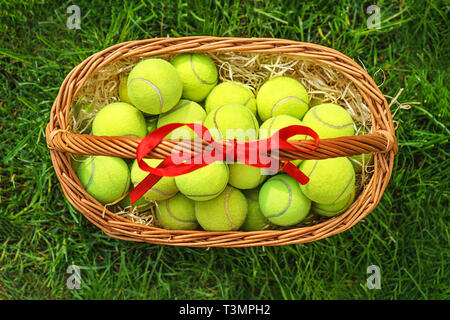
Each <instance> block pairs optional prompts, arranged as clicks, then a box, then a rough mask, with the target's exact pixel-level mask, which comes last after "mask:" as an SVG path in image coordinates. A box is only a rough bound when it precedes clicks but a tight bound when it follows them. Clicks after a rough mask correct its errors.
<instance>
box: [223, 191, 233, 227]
mask: <svg viewBox="0 0 450 320" xmlns="http://www.w3.org/2000/svg"><path fill="white" fill-rule="evenodd" d="M232 192H233V189H230V191H228V192H227V194H226V195H225V214H226V215H227V218H228V220H229V221H230V224H231V229H234V223H233V220H232V219H231V216H230V213H229V212H228V200H229V198H230V195H231V193H232Z"/></svg>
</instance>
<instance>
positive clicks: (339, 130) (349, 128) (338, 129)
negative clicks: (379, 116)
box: [303, 103, 355, 139]
mask: <svg viewBox="0 0 450 320" xmlns="http://www.w3.org/2000/svg"><path fill="white" fill-rule="evenodd" d="M303 124H304V125H305V126H307V127H310V128H311V129H312V130H314V131H315V132H316V133H317V134H318V135H319V138H320V139H328V138H337V137H345V136H352V135H354V134H355V129H354V128H353V119H352V117H351V116H350V114H349V113H348V112H347V111H346V110H345V109H344V108H342V107H341V106H338V105H337V104H333V103H324V104H320V105H317V106H315V107H313V108H311V109H310V110H309V111H308V112H307V113H306V114H305V116H304V118H303Z"/></svg>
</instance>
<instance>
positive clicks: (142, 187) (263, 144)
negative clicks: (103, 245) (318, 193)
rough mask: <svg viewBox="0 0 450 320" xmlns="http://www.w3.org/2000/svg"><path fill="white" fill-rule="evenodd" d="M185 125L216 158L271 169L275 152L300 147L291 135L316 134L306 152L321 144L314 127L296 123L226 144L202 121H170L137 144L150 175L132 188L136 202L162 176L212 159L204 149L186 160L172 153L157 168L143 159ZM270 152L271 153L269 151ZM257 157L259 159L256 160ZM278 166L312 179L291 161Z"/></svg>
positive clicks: (302, 179)
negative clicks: (179, 160)
mask: <svg viewBox="0 0 450 320" xmlns="http://www.w3.org/2000/svg"><path fill="white" fill-rule="evenodd" d="M182 126H187V127H189V128H190V129H191V130H193V131H194V132H195V133H196V134H197V135H198V136H199V137H202V138H203V140H204V141H206V142H207V143H208V144H209V145H208V151H210V153H211V156H212V159H214V160H215V161H217V160H219V161H230V160H232V162H240V163H244V164H247V165H251V166H254V167H258V168H265V169H270V168H271V165H272V162H273V161H278V159H277V158H276V157H275V154H277V152H276V150H280V149H285V150H299V149H298V148H296V147H294V146H293V145H291V144H290V143H289V142H287V139H289V138H290V137H292V136H295V135H307V136H310V137H312V138H314V140H315V145H314V148H313V149H312V150H310V149H305V150H302V151H304V152H311V151H314V150H316V149H317V147H318V146H319V136H318V134H317V133H316V132H314V131H313V130H312V129H310V128H308V127H304V126H297V125H293V126H288V127H285V128H282V129H280V130H278V131H277V132H276V133H275V134H273V135H272V136H271V137H270V138H267V139H264V140H253V141H236V140H227V144H226V145H225V146H224V145H223V144H222V143H218V142H216V141H214V139H212V137H211V134H210V132H209V131H208V129H207V128H206V127H205V126H203V125H199V124H193V123H171V124H168V125H165V126H162V127H160V128H158V129H155V130H154V131H152V132H151V133H150V134H149V135H147V136H146V137H145V138H144V139H142V141H141V142H140V143H139V145H138V146H137V149H136V159H137V162H138V165H139V167H140V168H141V169H142V170H144V171H147V172H149V173H150V174H149V175H147V177H145V178H144V180H142V181H141V182H140V183H139V184H138V185H137V186H136V187H135V188H134V189H133V190H131V192H130V201H131V203H135V202H136V201H137V200H138V199H139V198H140V197H142V196H143V195H144V194H145V193H146V192H147V191H148V190H150V189H151V188H152V187H153V186H154V185H155V184H156V183H157V182H158V181H159V180H160V179H161V178H162V177H175V176H179V175H182V174H186V173H189V172H192V171H194V170H197V169H200V168H202V167H205V166H207V165H208V164H210V163H212V162H209V161H205V160H206V159H205V155H204V152H205V149H204V150H203V152H200V153H199V152H197V153H191V154H189V155H188V156H187V157H185V158H183V159H184V160H186V161H184V162H182V163H175V162H174V159H173V157H174V156H175V155H176V154H175V153H173V154H172V155H170V156H169V157H166V158H165V159H164V160H163V161H162V162H161V163H160V164H159V165H158V166H157V167H156V168H152V167H150V166H149V165H147V164H146V163H145V162H144V161H143V159H144V157H145V156H146V155H147V154H148V153H149V152H151V151H152V150H153V149H154V148H155V147H156V146H157V145H158V144H159V143H160V142H161V141H162V140H163V139H164V138H165V137H166V136H167V135H168V134H169V133H171V132H172V131H173V130H175V129H177V128H179V127H182ZM199 141H201V140H199ZM194 143H196V142H194ZM230 143H231V145H230ZM269 152H270V156H268V155H267V154H268V153H269ZM255 155H256V157H255ZM255 158H256V159H255ZM255 161H256V163H253V162H255ZM279 170H284V171H285V172H286V173H287V174H289V175H290V176H292V177H293V178H294V179H295V180H297V181H298V182H300V183H301V184H306V183H308V181H309V178H308V177H307V176H306V175H305V174H304V173H303V172H301V171H300V170H299V169H298V168H297V167H296V166H295V165H293V164H292V163H291V162H289V161H282V166H281V168H280V169H279Z"/></svg>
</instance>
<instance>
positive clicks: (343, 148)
mask: <svg viewBox="0 0 450 320" xmlns="http://www.w3.org/2000/svg"><path fill="white" fill-rule="evenodd" d="M182 52H238V53H244V52H251V53H271V54H282V55H290V56H296V57H303V58H308V59H313V60H314V61H317V62H318V63H323V64H325V65H328V66H330V67H332V68H335V69H337V70H339V71H340V72H341V73H342V74H343V75H344V76H345V77H347V78H348V79H349V81H351V82H353V83H354V84H355V86H356V87H357V89H358V91H359V93H360V94H361V96H362V97H363V99H364V101H365V103H366V104H367V106H369V108H370V110H371V121H372V133H371V134H368V135H362V136H351V137H341V138H334V139H323V140H321V141H320V146H319V148H318V149H317V150H316V151H314V152H311V153H304V152H300V151H298V152H295V151H289V152H283V151H282V150H281V151H280V159H281V160H293V159H324V158H332V157H341V156H349V155H356V154H362V153H374V172H373V175H372V177H371V179H370V181H369V182H368V183H367V184H366V185H365V188H364V190H363V191H362V193H361V194H360V195H359V197H358V198H357V199H356V201H355V202H354V203H353V205H352V206H351V207H350V208H349V209H348V210H347V211H346V212H345V213H343V214H341V215H339V216H337V217H334V218H331V219H327V220H325V221H323V222H320V223H318V224H315V225H312V226H306V227H299V228H293V229H286V230H263V231H252V232H241V231H230V232H208V231H187V230H175V231H174V230H166V229H161V228H157V227H152V226H146V225H141V224H137V223H134V222H132V221H130V220H129V219H126V218H124V217H121V216H119V215H117V214H115V213H114V212H111V211H109V210H107V209H105V208H104V206H103V205H102V204H101V203H99V202H98V201H96V200H95V199H93V198H92V197H91V196H90V195H89V194H87V192H86V191H85V190H84V188H83V186H82V185H81V183H80V181H79V180H78V177H77V176H76V174H75V173H74V171H73V169H72V167H71V165H70V158H69V155H70V153H72V154H83V155H108V156H116V157H122V158H135V157H136V147H137V145H138V144H139V142H140V140H141V139H140V138H129V137H100V136H91V135H86V134H75V133H73V132H71V128H70V125H69V111H70V107H71V105H72V102H73V101H74V100H75V98H76V96H77V94H78V93H79V92H80V89H81V88H82V86H83V85H84V84H85V82H86V80H87V79H88V78H89V77H90V76H91V75H92V74H93V73H94V72H96V71H97V70H99V69H101V68H102V67H104V66H105V65H107V64H109V63H111V62H114V61H117V60H120V59H124V58H127V57H150V56H155V55H162V54H176V53H182ZM46 138H47V145H48V147H49V149H50V153H51V158H52V162H53V166H54V168H55V171H56V175H57V177H58V179H59V181H60V183H61V186H62V189H63V191H64V194H65V196H66V197H67V199H68V200H69V202H70V203H71V204H72V205H73V206H74V207H75V208H76V209H77V210H79V211H80V212H81V213H82V214H83V215H84V216H85V217H86V218H87V219H88V220H89V221H91V222H92V223H93V224H95V225H96V226H97V227H99V228H100V229H101V230H102V231H103V232H104V233H105V234H107V235H109V236H111V237H115V238H119V239H123V240H129V241H138V242H148V243H154V244H166V245H176V246H190V247H249V246H278V245H287V244H296V243H306V242H311V241H316V240H319V239H323V238H326V237H328V236H331V235H333V234H337V233H340V232H342V231H344V230H347V229H348V228H350V227H352V226H354V225H355V224H356V223H357V222H358V221H360V220H361V219H363V218H364V217H365V216H367V215H368V214H369V213H370V212H371V211H372V210H373V209H374V208H375V207H376V205H377V204H378V202H379V201H380V199H381V196H382V195H383V192H384V190H385V188H386V186H387V184H388V181H389V179H390V176H391V173H392V167H393V164H394V156H395V154H396V152H397V141H396V137H395V131H394V124H393V121H392V115H391V112H390V110H389V106H388V104H387V101H386V100H385V98H384V96H383V94H382V93H381V92H380V90H379V89H378V87H377V85H376V84H375V82H374V81H373V79H372V78H371V77H370V76H369V75H368V74H367V73H366V72H365V71H364V69H363V68H361V67H360V66H359V65H358V64H357V63H355V62H354V61H353V60H352V59H350V58H349V57H347V56H345V55H343V54H341V53H340V52H338V51H336V50H333V49H330V48H327V47H323V46H319V45H316V44H311V43H302V42H297V41H291V40H283V39H262V38H254V39H253V38H250V39H247V38H219V37H203V36H199V37H185V38H156V39H148V40H141V41H129V42H125V43H121V44H117V45H115V46H112V47H110V48H108V49H105V50H103V51H101V52H98V53H96V54H94V55H92V56H90V57H89V58H87V59H86V60H84V61H83V62H82V63H81V64H79V65H78V66H77V67H75V68H74V69H73V70H72V71H71V72H70V73H69V74H68V75H67V77H66V79H65V80H64V82H63V83H62V85H61V88H60V90H59V93H58V96H57V97H56V100H55V102H54V104H53V107H52V109H51V115H50V121H49V123H48V125H47V128H46ZM292 144H294V145H297V146H302V147H303V148H309V147H311V141H295V142H292ZM175 145H176V144H175V143H174V142H172V141H170V140H164V141H163V142H161V143H160V144H159V145H158V147H156V149H154V151H152V153H151V154H149V155H148V157H151V158H164V157H167V156H168V155H169V154H170V152H171V150H172V148H173V147H174V146H175Z"/></svg>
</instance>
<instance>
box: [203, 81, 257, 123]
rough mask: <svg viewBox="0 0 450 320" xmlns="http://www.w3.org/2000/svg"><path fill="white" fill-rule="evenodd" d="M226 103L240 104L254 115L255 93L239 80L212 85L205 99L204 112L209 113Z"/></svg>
mask: <svg viewBox="0 0 450 320" xmlns="http://www.w3.org/2000/svg"><path fill="white" fill-rule="evenodd" d="M227 103H237V104H241V105H243V106H244V107H247V108H248V109H250V111H251V112H252V113H253V114H254V115H255V116H256V99H255V95H254V94H253V92H252V90H250V89H249V88H247V87H246V86H244V85H243V84H242V83H240V82H232V81H226V82H222V83H220V84H218V85H217V86H216V87H214V89H212V91H211V93H210V94H209V95H208V97H207V98H206V101H205V109H206V112H207V113H210V112H211V111H212V110H213V109H215V108H217V107H219V106H221V105H223V104H227Z"/></svg>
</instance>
